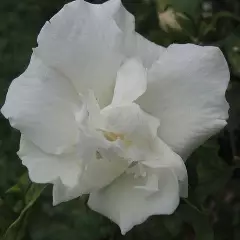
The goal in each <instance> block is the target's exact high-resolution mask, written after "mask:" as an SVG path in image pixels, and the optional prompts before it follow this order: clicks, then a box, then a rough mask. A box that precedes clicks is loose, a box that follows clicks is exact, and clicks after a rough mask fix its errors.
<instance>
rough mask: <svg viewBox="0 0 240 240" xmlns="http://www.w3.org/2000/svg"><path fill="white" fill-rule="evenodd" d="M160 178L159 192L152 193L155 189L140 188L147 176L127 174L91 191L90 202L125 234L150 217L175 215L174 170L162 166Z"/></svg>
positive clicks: (177, 191) (92, 206) (176, 194)
mask: <svg viewBox="0 0 240 240" xmlns="http://www.w3.org/2000/svg"><path fill="white" fill-rule="evenodd" d="M158 179H159V181H158V187H159V191H158V192H155V193H154V194H151V189H147V188H146V189H144V188H139V186H141V185H145V184H146V183H147V182H146V179H144V178H134V177H133V175H130V174H129V175H127V174H124V175H122V176H121V177H119V178H118V179H117V180H116V181H114V182H113V183H112V184H111V185H110V186H108V187H106V188H104V189H103V190H101V191H98V192H95V193H91V194H90V198H89V201H88V205H89V207H90V208H91V209H93V210H94V211H97V212H99V213H101V214H103V215H104V216H106V217H108V218H109V219H111V220H112V221H113V222H115V223H116V224H118V225H119V227H120V228H121V232H122V234H125V233H126V232H127V231H129V230H130V229H132V228H133V227H134V226H135V225H138V224H141V223H142V222H144V221H145V220H146V219H147V218H148V217H149V216H151V215H156V214H171V213H173V212H174V210H175V209H176V207H177V206H178V204H179V195H178V193H179V188H178V181H177V179H176V177H175V175H174V174H173V172H172V171H171V170H169V169H162V171H160V172H159V175H158ZM150 185H151V184H150Z"/></svg>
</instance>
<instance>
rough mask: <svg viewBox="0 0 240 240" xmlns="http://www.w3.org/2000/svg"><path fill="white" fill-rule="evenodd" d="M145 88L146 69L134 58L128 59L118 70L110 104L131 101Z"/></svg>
mask: <svg viewBox="0 0 240 240" xmlns="http://www.w3.org/2000/svg"><path fill="white" fill-rule="evenodd" d="M146 89H147V74H146V70H145V69H144V67H143V66H142V64H141V63H140V62H139V61H137V60H136V59H129V60H128V61H126V62H125V63H124V64H123V66H122V67H121V68H120V69H119V71H118V74H117V80H116V86H115V89H114V95H113V100H112V104H114V105H119V104H123V103H132V102H133V101H135V100H136V99H137V98H138V97H140V96H141V95H142V94H143V93H144V92H145V91H146Z"/></svg>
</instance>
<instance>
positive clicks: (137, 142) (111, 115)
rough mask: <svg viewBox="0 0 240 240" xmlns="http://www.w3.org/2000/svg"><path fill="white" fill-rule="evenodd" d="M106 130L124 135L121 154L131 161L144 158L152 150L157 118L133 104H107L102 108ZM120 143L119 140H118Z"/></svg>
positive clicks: (157, 124) (157, 122)
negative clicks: (107, 105)
mask: <svg viewBox="0 0 240 240" xmlns="http://www.w3.org/2000/svg"><path fill="white" fill-rule="evenodd" d="M102 114H103V116H104V117H105V119H106V126H107V130H108V131H110V132H113V133H120V134H122V135H123V136H124V140H123V144H122V150H123V152H122V153H119V154H123V155H121V156H122V157H124V158H127V159H129V160H131V161H142V160H146V157H149V155H151V152H152V144H153V142H154V139H155V137H156V135H157V129H158V127H159V120H158V119H156V118H154V117H152V116H150V115H148V114H147V113H145V112H143V111H142V110H141V108H140V107H139V106H138V105H137V104H135V103H132V104H129V105H121V106H109V107H107V108H105V109H103V110H102ZM120 143H121V142H120Z"/></svg>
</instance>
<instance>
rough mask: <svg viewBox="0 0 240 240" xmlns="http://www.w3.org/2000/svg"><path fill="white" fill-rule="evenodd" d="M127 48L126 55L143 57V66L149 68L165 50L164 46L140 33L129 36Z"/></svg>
mask: <svg viewBox="0 0 240 240" xmlns="http://www.w3.org/2000/svg"><path fill="white" fill-rule="evenodd" d="M125 49H126V56H128V57H135V58H137V59H141V61H142V63H143V66H144V67H145V68H148V69H149V68H150V67H151V66H152V64H153V63H154V62H155V61H157V60H158V59H159V57H160V56H161V55H162V54H163V53H164V52H165V48H164V47H162V46H159V45H157V44H155V43H153V42H151V41H149V40H147V39H146V38H144V37H143V36H141V35H140V34H138V33H134V34H133V35H132V36H130V37H129V40H128V43H127V44H126V47H125Z"/></svg>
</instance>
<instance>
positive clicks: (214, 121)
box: [138, 44, 229, 158]
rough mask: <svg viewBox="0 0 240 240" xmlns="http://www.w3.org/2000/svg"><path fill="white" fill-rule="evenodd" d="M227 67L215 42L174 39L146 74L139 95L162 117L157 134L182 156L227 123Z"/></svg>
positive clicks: (143, 103) (147, 108)
mask: <svg viewBox="0 0 240 240" xmlns="http://www.w3.org/2000/svg"><path fill="white" fill-rule="evenodd" d="M228 82H229V70H228V66H227V63H226V60H225V59H224V56H223V54H222V53H221V51H220V50H219V49H218V48H216V47H200V46H195V45H191V44H187V45H172V46H170V47H169V48H168V49H167V50H166V51H165V53H164V54H162V55H161V57H160V58H159V60H158V62H157V63H155V64H154V66H153V67H152V69H151V70H150V72H149V74H148V87H147V91H146V92H145V94H144V95H143V96H141V97H140V98H139V100H138V103H139V104H140V106H141V107H142V108H143V109H144V110H145V111H146V112H148V113H150V114H152V115H153V116H155V117H158V118H159V119H160V120H161V126H160V128H159V137H160V138H161V139H163V140H164V142H166V143H167V144H168V145H169V146H170V147H171V148H172V149H173V150H174V151H175V152H177V153H178V154H179V155H180V156H181V157H182V158H186V157H187V156H189V154H191V152H192V151H193V150H194V149H195V148H196V147H198V146H199V145H200V144H202V143H203V142H204V141H205V140H206V139H208V138H209V137H210V136H211V135H213V134H215V133H216V132H217V131H219V129H221V128H222V127H224V126H225V125H226V119H227V118H228V103H227V102H226V100H225V91H226V88H227V85H228Z"/></svg>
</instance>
